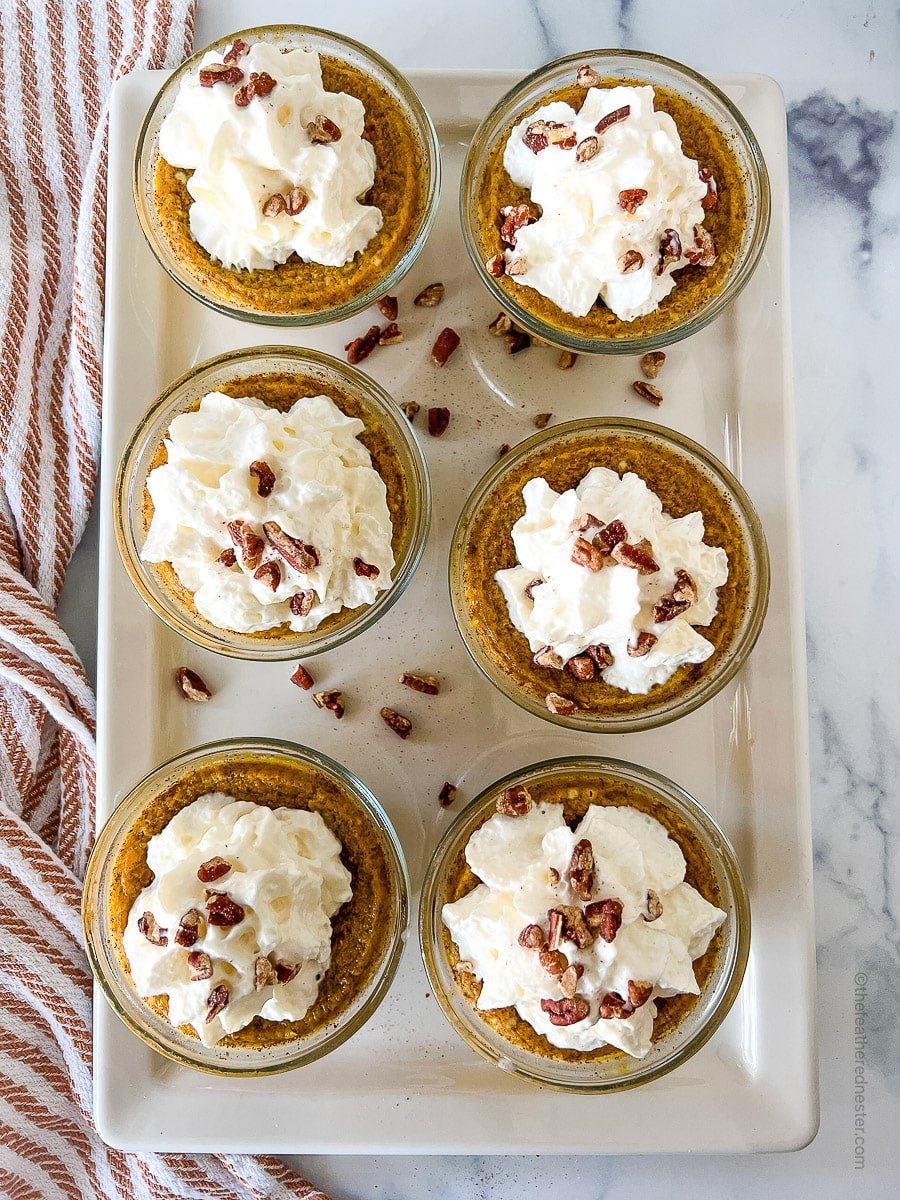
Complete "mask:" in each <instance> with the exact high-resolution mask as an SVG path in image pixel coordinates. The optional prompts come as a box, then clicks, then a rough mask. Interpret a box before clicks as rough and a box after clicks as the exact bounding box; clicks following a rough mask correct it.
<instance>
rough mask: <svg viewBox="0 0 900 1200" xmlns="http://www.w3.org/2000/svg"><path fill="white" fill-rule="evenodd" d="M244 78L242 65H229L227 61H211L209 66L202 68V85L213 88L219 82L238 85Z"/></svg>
mask: <svg viewBox="0 0 900 1200" xmlns="http://www.w3.org/2000/svg"><path fill="white" fill-rule="evenodd" d="M243 78H244V72H243V71H242V70H241V68H240V67H235V66H229V65H228V63H227V62H225V63H210V64H209V66H207V67H201V68H200V86H201V87H205V88H211V87H213V85H214V84H217V83H228V84H230V85H231V86H232V87H234V86H236V85H237V84H239V83H240V82H241V80H242V79H243Z"/></svg>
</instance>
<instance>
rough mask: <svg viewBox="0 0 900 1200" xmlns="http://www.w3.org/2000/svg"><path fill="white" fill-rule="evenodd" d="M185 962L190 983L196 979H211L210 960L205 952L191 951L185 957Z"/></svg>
mask: <svg viewBox="0 0 900 1200" xmlns="http://www.w3.org/2000/svg"><path fill="white" fill-rule="evenodd" d="M187 961H188V968H189V970H190V972H191V976H190V977H191V981H192V982H196V981H197V980H198V979H212V973H213V972H212V959H211V958H210V957H209V955H208V954H207V953H206V951H205V950H192V951H191V952H190V954H189V955H188V956H187Z"/></svg>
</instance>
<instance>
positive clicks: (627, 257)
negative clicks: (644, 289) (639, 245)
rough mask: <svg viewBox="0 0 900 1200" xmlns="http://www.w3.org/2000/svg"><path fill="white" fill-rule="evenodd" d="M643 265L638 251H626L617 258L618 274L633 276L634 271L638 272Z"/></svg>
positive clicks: (642, 259)
mask: <svg viewBox="0 0 900 1200" xmlns="http://www.w3.org/2000/svg"><path fill="white" fill-rule="evenodd" d="M643 265H644V256H643V254H641V252H640V250H626V251H625V253H624V254H623V255H621V257H620V258H619V263H618V266H619V274H620V275H633V274H634V272H635V271H639V270H640V269H641V267H642V266H643Z"/></svg>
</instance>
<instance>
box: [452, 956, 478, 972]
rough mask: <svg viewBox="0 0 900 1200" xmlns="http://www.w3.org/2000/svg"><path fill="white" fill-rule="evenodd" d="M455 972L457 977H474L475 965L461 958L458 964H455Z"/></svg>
mask: <svg viewBox="0 0 900 1200" xmlns="http://www.w3.org/2000/svg"><path fill="white" fill-rule="evenodd" d="M453 970H454V971H455V972H456V974H457V975H474V974H475V964H474V963H473V962H472V961H471V960H470V959H468V958H461V959H460V960H459V962H458V963H455V964H454V967H453Z"/></svg>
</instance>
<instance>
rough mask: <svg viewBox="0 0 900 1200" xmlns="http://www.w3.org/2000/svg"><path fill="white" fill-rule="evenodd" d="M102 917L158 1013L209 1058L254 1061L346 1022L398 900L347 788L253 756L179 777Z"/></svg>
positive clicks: (136, 830)
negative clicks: (251, 1051)
mask: <svg viewBox="0 0 900 1200" xmlns="http://www.w3.org/2000/svg"><path fill="white" fill-rule="evenodd" d="M108 903H109V917H110V930H111V934H112V937H113V940H114V943H115V947H116V950H117V952H118V954H119V957H120V960H121V962H122V965H123V967H124V968H125V970H126V972H127V975H128V977H129V979H130V980H131V982H132V984H133V985H134V986H135V988H136V990H137V991H138V992H139V994H140V995H141V996H142V997H143V999H144V1000H145V1002H146V1003H147V1005H148V1006H149V1007H150V1008H151V1009H153V1011H154V1012H156V1013H157V1014H158V1015H159V1016H161V1017H163V1019H165V1020H169V1021H170V1022H171V1023H173V1024H176V1025H177V1026H178V1027H179V1028H180V1029H181V1030H182V1032H184V1033H185V1034H187V1035H189V1036H195V1037H199V1038H200V1039H201V1040H202V1041H203V1043H204V1044H205V1045H207V1046H212V1045H222V1046H225V1047H229V1046H235V1047H245V1048H253V1047H258V1048H260V1049H264V1048H267V1047H271V1046H275V1045H280V1044H283V1043H286V1042H292V1041H296V1040H299V1039H301V1038H304V1037H307V1036H308V1035H310V1034H312V1033H314V1032H315V1031H317V1030H319V1029H321V1028H323V1027H325V1026H327V1025H330V1024H333V1023H334V1022H336V1021H337V1020H338V1019H339V1018H340V1016H341V1014H342V1013H343V1012H344V1011H345V1009H347V1007H348V1006H349V1005H350V1004H351V1003H352V1002H353V1000H354V999H355V998H356V997H357V996H358V995H359V994H360V993H361V992H362V991H363V989H364V988H365V987H366V986H367V984H368V983H369V981H370V980H371V979H372V977H373V975H374V974H375V972H376V971H377V969H378V967H379V965H380V963H381V961H382V959H383V957H384V953H385V949H386V945H387V932H388V930H389V928H390V925H391V913H392V911H393V908H394V905H395V897H394V896H393V895H392V887H391V883H390V875H389V871H388V864H387V861H386V859H385V856H384V853H383V851H382V849H381V842H380V839H379V836H378V832H377V830H376V829H375V827H374V823H373V821H372V820H371V818H370V817H369V816H368V815H367V814H366V812H365V811H364V809H363V808H362V806H361V805H360V804H359V802H358V801H357V800H356V799H355V798H354V797H353V796H352V795H351V794H350V793H349V792H348V791H347V790H346V789H345V788H343V787H342V786H340V785H339V784H338V782H337V781H336V780H335V779H334V778H332V777H331V776H330V775H328V774H327V773H325V772H324V771H320V770H318V769H316V768H315V767H313V766H312V765H311V764H300V763H297V762H288V761H286V760H278V759H272V758H256V759H255V758H254V757H253V756H252V754H249V753H248V755H247V757H246V759H237V760H235V759H231V760H229V761H228V762H223V763H207V764H202V765H197V766H195V767H194V768H192V769H190V768H189V769H187V770H186V771H185V772H184V773H183V774H182V775H181V777H180V778H178V780H177V781H176V782H174V783H171V784H170V785H169V786H168V787H167V788H166V789H165V790H164V791H162V792H160V794H159V795H157V796H156V797H154V798H153V799H152V800H151V801H150V803H149V804H147V805H146V806H145V807H144V809H143V811H142V812H141V815H140V817H139V819H138V820H137V821H136V822H135V824H134V826H133V827H132V828H131V829H130V831H129V832H128V833H127V835H126V837H125V838H124V840H123V841H122V843H121V845H120V848H119V850H118V853H117V856H116V859H115V862H114V866H113V870H112V875H111V886H110V891H109V897H108Z"/></svg>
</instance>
